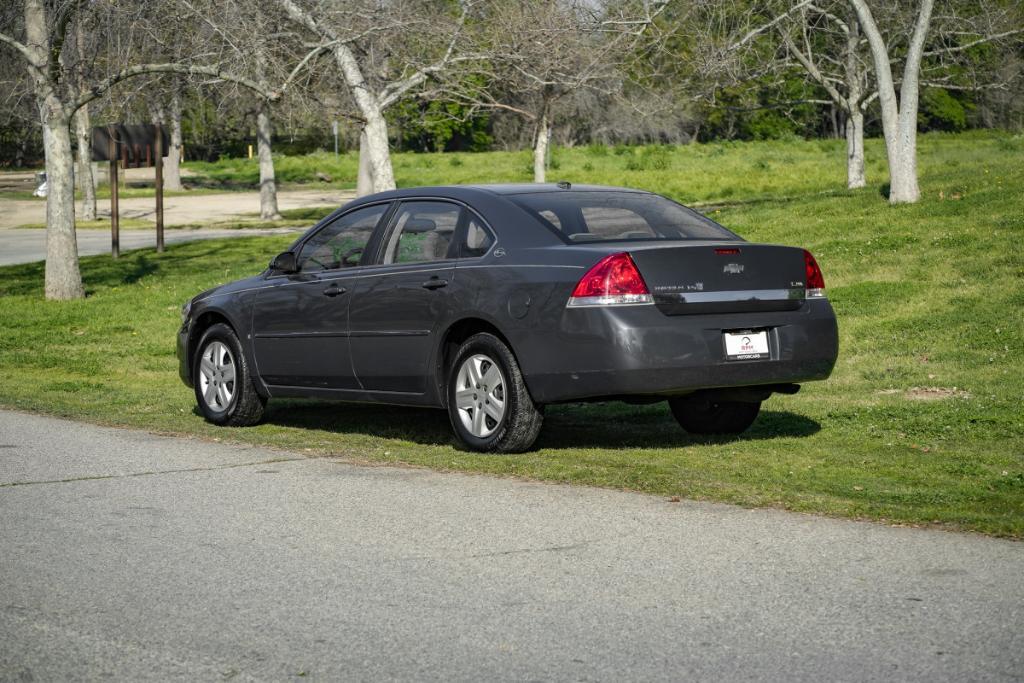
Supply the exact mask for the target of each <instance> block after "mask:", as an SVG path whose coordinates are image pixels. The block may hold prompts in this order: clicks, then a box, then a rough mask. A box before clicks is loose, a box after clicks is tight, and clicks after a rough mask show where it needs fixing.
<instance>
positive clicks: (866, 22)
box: [850, 0, 934, 204]
mask: <svg viewBox="0 0 1024 683" xmlns="http://www.w3.org/2000/svg"><path fill="white" fill-rule="evenodd" d="M850 4H851V5H852V6H853V9H854V11H855V12H856V13H857V19H858V21H859V22H860V25H861V26H862V27H863V29H864V35H865V36H866V37H867V40H868V45H869V46H870V48H871V57H872V59H873V60H874V64H875V78H876V80H877V83H878V86H877V87H878V102H879V105H880V107H881V109H882V131H883V133H884V135H885V152H886V156H887V157H888V160H889V201H890V202H891V203H893V204H902V203H908V202H916V201H917V200H918V198H919V197H920V196H921V191H920V190H919V189H918V185H917V107H918V101H919V98H920V74H921V59H922V57H923V56H924V44H925V38H926V37H927V35H928V28H929V26H930V25H931V20H932V7H933V5H934V0H921V4H920V6H919V8H918V10H917V16H916V17H915V19H914V28H913V32H912V33H911V37H910V44H909V46H908V49H907V54H906V58H905V60H904V63H903V80H902V83H901V84H900V94H899V99H897V97H896V85H895V83H894V81H893V75H892V62H891V57H890V56H889V48H888V46H887V45H886V42H885V39H884V38H883V37H882V32H881V31H880V30H879V28H878V24H877V23H876V22H875V17H874V15H873V14H872V12H871V8H870V7H868V5H867V2H865V0H850Z"/></svg>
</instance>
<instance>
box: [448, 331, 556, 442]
mask: <svg viewBox="0 0 1024 683" xmlns="http://www.w3.org/2000/svg"><path fill="white" fill-rule="evenodd" d="M484 380H487V381H484ZM447 393H448V417H449V419H450V420H451V423H452V429H454V430H455V435H456V436H457V437H458V438H459V440H460V441H461V442H462V443H463V444H465V445H466V446H467V447H468V448H470V449H472V450H475V451H482V452H485V453H521V452H523V451H526V450H528V449H529V448H530V447H531V446H533V443H534V441H536V440H537V435H538V434H540V428H541V424H542V423H543V422H544V416H543V414H542V412H541V410H539V409H538V407H537V406H535V405H534V403H533V399H531V398H530V394H529V392H528V391H527V390H526V384H525V383H524V382H523V375H522V373H521V372H520V371H519V363H517V362H516V359H515V356H513V355H512V352H511V351H510V350H509V348H508V347H507V346H506V345H505V343H504V342H502V341H501V340H500V339H498V338H497V337H495V336H494V335H492V334H487V333H480V334H475V335H473V336H472V337H470V338H469V339H467V340H466V341H465V342H464V343H463V344H462V346H460V347H459V350H458V352H457V353H456V354H455V356H454V358H453V359H452V362H451V365H450V366H449V367H448V382H447Z"/></svg>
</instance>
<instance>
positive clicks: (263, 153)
mask: <svg viewBox="0 0 1024 683" xmlns="http://www.w3.org/2000/svg"><path fill="white" fill-rule="evenodd" d="M272 134H273V128H272V127H271V125H270V103H269V102H267V101H266V100H263V101H262V102H261V103H260V110H259V113H258V114H257V115H256V148H257V156H258V157H259V162H260V218H263V219H264V220H278V219H280V218H281V214H280V212H279V211H278V210H277V183H276V182H274V157H273V156H272V155H271V150H270V142H271V140H270V139H271V135H272Z"/></svg>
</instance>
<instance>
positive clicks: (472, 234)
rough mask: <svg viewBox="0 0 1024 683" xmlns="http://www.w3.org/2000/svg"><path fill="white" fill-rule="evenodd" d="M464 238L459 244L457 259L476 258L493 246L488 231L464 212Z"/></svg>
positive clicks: (478, 220) (492, 239) (492, 240)
mask: <svg viewBox="0 0 1024 683" xmlns="http://www.w3.org/2000/svg"><path fill="white" fill-rule="evenodd" d="M466 213H467V215H468V219H467V220H466V237H465V239H463V240H462V242H461V244H459V258H478V257H480V256H483V255H484V254H486V253H487V250H488V249H490V248H491V245H492V244H494V238H493V237H491V233H490V231H489V230H488V229H487V228H485V227H484V225H483V223H481V222H480V219H478V218H477V217H476V216H474V215H473V214H472V213H470V212H469V211H467V212H466Z"/></svg>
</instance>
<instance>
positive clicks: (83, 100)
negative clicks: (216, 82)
mask: <svg viewBox="0 0 1024 683" xmlns="http://www.w3.org/2000/svg"><path fill="white" fill-rule="evenodd" d="M90 7H92V6H90ZM84 11H86V8H85V6H84V5H80V4H79V3H76V2H65V3H61V4H59V5H58V6H57V7H56V8H55V10H54V11H51V9H50V8H49V7H48V6H47V3H45V2H44V1H43V0H23V12H22V15H21V29H22V32H23V37H22V39H20V40H19V39H18V38H17V37H15V36H14V35H11V34H9V33H7V32H6V31H5V32H0V43H3V44H6V45H7V46H8V47H10V48H12V49H14V50H15V51H16V52H17V53H18V54H20V55H21V57H22V59H23V63H24V65H25V67H26V68H27V71H28V75H29V78H30V80H31V82H32V85H33V91H34V95H35V101H36V107H37V109H38V111H39V120H40V123H41V124H42V128H43V148H44V150H45V152H46V172H47V180H48V189H49V191H48V193H47V197H46V269H45V273H46V276H45V294H46V298H48V299H75V298H81V297H83V296H84V295H85V291H84V288H83V286H82V277H81V273H80V271H79V266H78V246H77V241H76V237H75V206H74V200H75V195H74V171H73V169H74V156H73V154H72V151H71V133H70V126H71V121H72V118H73V117H74V115H75V112H77V111H78V110H79V109H80V108H81V107H83V106H85V105H87V104H88V103H89V102H91V101H93V100H95V99H96V98H98V97H100V96H102V95H103V94H104V93H105V92H107V91H108V90H109V89H110V88H112V87H113V86H114V85H116V84H118V83H120V82H121V81H124V80H126V79H129V78H132V77H135V76H139V75H142V74H147V73H187V74H188V73H191V74H202V75H204V76H207V77H211V78H215V79H230V80H234V81H236V82H239V83H242V84H244V85H246V86H247V87H250V88H252V89H253V90H256V91H262V88H261V87H260V86H259V85H258V84H256V83H254V82H252V81H250V80H248V79H245V78H241V77H234V76H231V75H230V74H229V73H227V72H225V71H224V70H223V69H221V68H220V67H219V66H205V65H198V64H179V63H169V64H168V63H164V64H126V65H123V66H122V67H121V68H120V69H116V70H113V71H112V72H111V73H109V74H108V75H107V76H105V77H97V79H96V80H92V81H90V82H88V83H87V84H86V85H85V87H84V88H81V87H75V86H74V85H73V84H74V83H75V82H76V71H77V70H78V69H81V68H83V67H84V65H82V64H81V63H80V60H75V59H74V58H73V57H72V55H71V54H70V53H65V51H64V45H65V40H66V38H67V35H68V29H69V27H70V25H71V23H72V21H74V20H76V15H80V14H81V12H84ZM12 19H13V17H12ZM13 23H14V22H13V21H12V24H13ZM122 57H123V56H122ZM109 61H110V62H111V63H112V62H113V61H114V60H109ZM121 61H122V62H123V61H130V58H129V59H122V60H121Z"/></svg>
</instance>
